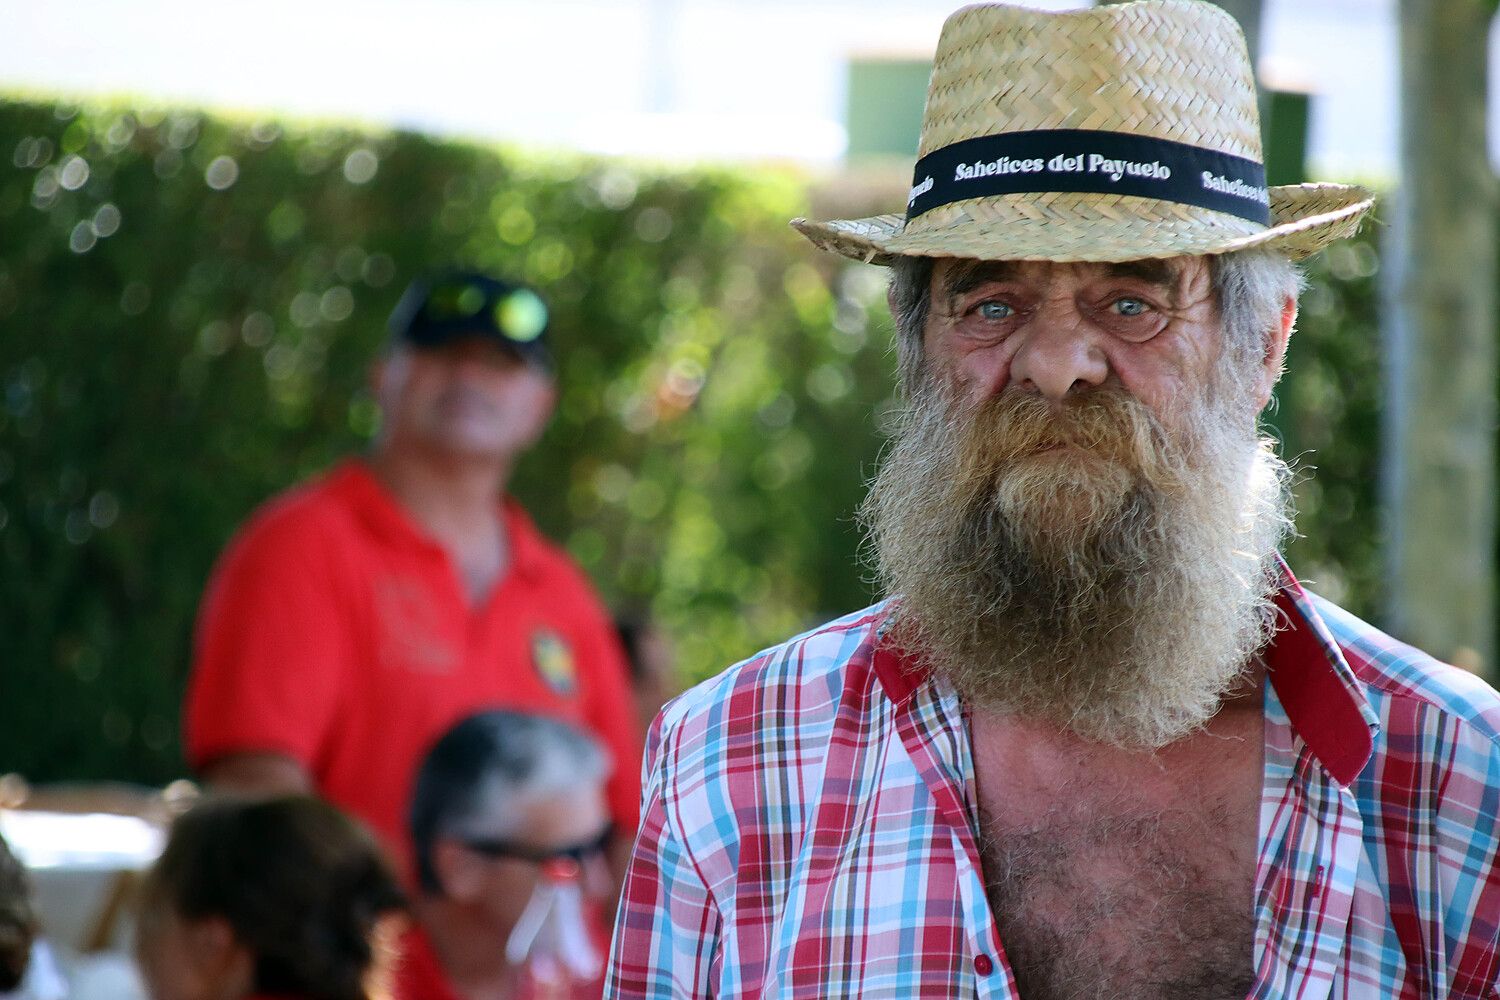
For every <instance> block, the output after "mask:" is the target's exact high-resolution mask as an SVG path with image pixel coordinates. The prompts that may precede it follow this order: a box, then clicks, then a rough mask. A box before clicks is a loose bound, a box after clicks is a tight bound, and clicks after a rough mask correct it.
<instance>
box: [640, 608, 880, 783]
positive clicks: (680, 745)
mask: <svg viewBox="0 0 1500 1000" xmlns="http://www.w3.org/2000/svg"><path fill="white" fill-rule="evenodd" d="M885 619H886V607H885V604H884V603H881V604H876V605H873V606H872V607H869V608H865V609H863V610H860V611H856V612H853V613H852V614H848V615H845V616H844V617H842V618H837V619H834V620H833V621H830V622H827V623H825V624H823V625H820V626H818V627H817V628H815V629H812V630H810V631H807V632H804V633H802V634H801V635H797V636H794V637H792V638H790V639H788V640H786V641H785V642H782V643H778V644H777V645H775V646H771V647H768V648H766V649H763V650H761V651H760V652H758V653H756V654H755V655H754V656H751V657H749V658H748V659H745V660H742V661H740V662H739V663H736V664H734V665H733V666H731V667H729V668H728V669H726V670H724V671H723V672H721V673H720V674H718V675H717V676H715V677H711V678H709V679H708V680H706V681H704V682H702V683H701V684H698V685H697V686H696V687H693V688H691V689H689V690H688V691H686V692H685V693H683V694H681V695H679V696H678V697H677V698H676V699H675V700H673V701H672V702H670V703H669V704H668V705H667V707H666V708H664V709H663V710H662V714H661V718H660V720H659V728H660V731H661V734H662V738H661V742H662V744H663V749H664V751H665V752H666V753H667V754H668V755H669V756H674V757H679V758H680V757H681V755H683V754H684V753H688V754H691V753H692V752H693V751H694V749H695V748H696V750H697V751H699V752H704V751H708V750H710V749H711V748H712V747H713V746H714V745H715V744H717V743H718V742H719V741H720V740H722V739H723V738H725V737H734V738H736V739H738V738H740V737H744V738H746V739H748V740H759V739H761V738H762V737H765V738H772V737H774V738H775V739H779V740H783V741H786V742H789V743H803V742H806V741H810V740H814V739H815V738H816V736H815V733H818V732H822V731H826V730H827V729H828V728H829V726H830V725H831V724H832V720H833V716H834V714H835V713H836V712H837V711H838V709H839V707H840V705H842V704H846V703H847V700H848V699H847V694H848V692H849V691H850V690H851V689H852V688H855V687H858V688H860V689H861V693H862V695H869V694H872V693H873V691H872V688H873V685H874V684H875V678H874V676H873V673H872V670H873V658H874V651H875V646H876V640H877V638H878V631H879V628H880V626H881V625H882V623H883V622H884V621H885Z"/></svg>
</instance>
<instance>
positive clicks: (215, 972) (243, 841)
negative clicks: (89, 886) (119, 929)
mask: <svg viewBox="0 0 1500 1000" xmlns="http://www.w3.org/2000/svg"><path fill="white" fill-rule="evenodd" d="M139 906H140V909H139V917H138V922H137V926H136V955H137V960H138V962H139V964H140V967H141V972H142V975H143V976H144V978H145V980H146V984H147V988H148V990H149V991H150V995H151V997H152V1000H240V998H252V997H253V998H265V1000H270V998H273V997H274V998H278V1000H388V998H389V997H390V979H391V970H392V966H393V964H394V962H395V957H396V952H395V942H396V939H397V938H398V936H399V934H400V929H401V927H402V925H403V924H404V918H403V916H402V913H403V906H404V903H403V898H402V894H401V891H400V889H399V887H398V885H397V882H396V877H395V874H394V872H393V871H392V870H391V869H390V867H389V866H388V864H387V862H386V859H385V856H384V855H383V853H382V852H381V849H380V847H379V845H378V843H377V842H376V840H375V838H374V837H372V836H371V835H370V834H369V833H367V832H366V831H365V830H364V829H362V828H361V827H360V826H359V825H358V824H357V823H356V822H354V821H352V820H351V819H349V818H348V817H347V816H345V815H344V814H343V813H341V812H339V810H338V809H336V808H335V807H333V806H332V805H330V804H328V803H327V802H324V801H322V800H321V799H315V798H311V797H308V796H286V797H280V798H272V799H241V798H226V799H209V800H206V801H204V802H201V803H199V804H198V805H196V806H194V807H193V808H192V809H190V810H189V811H188V812H186V813H184V814H183V815H182V816H180V817H178V818H177V820H176V821H175V822H174V823H173V824H172V830H171V834H170V836H169V837H168V840H167V845H166V848H165V850H164V851H163V852H162V855H161V857H160V858H159V859H158V860H157V862H156V864H155V865H154V866H153V867H152V868H151V870H150V871H149V872H148V873H147V875H146V877H145V880H144V882H143V883H142V886H141V892H140V901H139Z"/></svg>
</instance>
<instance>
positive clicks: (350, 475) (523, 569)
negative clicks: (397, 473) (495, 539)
mask: <svg viewBox="0 0 1500 1000" xmlns="http://www.w3.org/2000/svg"><path fill="white" fill-rule="evenodd" d="M330 479H331V480H332V483H331V485H332V487H333V489H334V490H336V491H337V492H339V493H342V494H343V495H344V496H345V497H347V498H348V499H349V501H350V503H351V505H352V506H353V508H354V510H355V512H356V514H357V515H358V516H359V517H360V519H361V520H363V521H364V522H365V524H367V525H368V526H369V527H370V528H372V529H373V530H375V531H376V532H377V533H378V534H380V535H383V536H385V537H387V538H394V539H398V540H400V541H402V542H405V543H408V544H416V545H421V546H423V547H426V548H433V549H437V550H438V551H442V546H440V545H439V544H438V543H437V541H436V540H434V539H433V538H432V536H431V535H429V534H428V533H427V531H426V530H425V529H424V528H423V527H422V526H421V525H420V524H418V523H417V521H416V519H415V518H413V517H412V515H411V512H410V511H408V510H407V509H406V508H405V507H403V506H402V505H401V501H399V500H397V499H396V497H395V496H394V495H393V494H392V493H391V491H390V490H388V489H387V488H386V486H385V484H384V483H382V482H381V481H380V479H379V477H378V476H376V475H375V471H374V470H373V469H372V468H370V465H369V463H368V462H366V461H364V460H363V459H361V458H349V459H347V460H345V461H344V462H343V463H341V464H340V465H338V466H337V467H336V468H335V469H334V470H333V472H332V473H331V474H330ZM500 516H501V517H502V518H504V521H505V533H506V538H507V541H508V542H509V543H510V569H513V570H515V571H516V572H517V573H519V574H520V575H522V576H526V577H536V576H537V575H539V574H540V573H541V572H542V569H543V567H544V565H545V561H546V559H545V557H546V550H545V544H546V543H545V542H544V541H543V539H542V536H541V533H540V532H539V531H538V530H537V527H536V524H535V523H534V522H533V521H532V520H531V516H530V515H529V514H527V513H526V511H525V510H524V509H523V508H522V507H521V505H520V503H519V502H518V501H516V499H515V498H513V497H510V496H506V497H503V498H502V499H501V501H500Z"/></svg>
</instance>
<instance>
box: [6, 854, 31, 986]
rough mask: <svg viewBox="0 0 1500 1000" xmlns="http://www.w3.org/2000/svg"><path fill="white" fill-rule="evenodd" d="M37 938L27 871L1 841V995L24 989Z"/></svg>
mask: <svg viewBox="0 0 1500 1000" xmlns="http://www.w3.org/2000/svg"><path fill="white" fill-rule="evenodd" d="M35 938H36V914H35V913H34V912H33V911H32V909H31V884H30V882H29V881H28V879H27V878H26V869H25V868H23V867H21V862H19V861H17V860H16V857H15V855H13V854H11V853H10V846H9V845H8V844H6V843H5V838H4V837H0V992H7V991H10V990H13V989H15V988H16V987H17V986H20V985H21V979H22V978H23V977H24V976H25V975H26V966H27V965H28V964H29V963H30V961H31V942H32V941H33V940H35Z"/></svg>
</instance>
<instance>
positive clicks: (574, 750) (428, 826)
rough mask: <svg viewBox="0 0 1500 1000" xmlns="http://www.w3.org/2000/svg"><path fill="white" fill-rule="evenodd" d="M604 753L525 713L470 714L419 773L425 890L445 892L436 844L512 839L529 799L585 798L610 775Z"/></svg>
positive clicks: (418, 830)
mask: <svg viewBox="0 0 1500 1000" xmlns="http://www.w3.org/2000/svg"><path fill="white" fill-rule="evenodd" d="M609 772H610V759H609V756H608V754H607V753H606V752H605V750H604V749H603V748H602V747H601V746H600V745H599V744H598V743H596V742H595V741H594V740H593V739H592V738H591V737H590V736H588V735H587V734H586V733H584V732H583V731H582V730H580V729H577V728H575V727H574V726H571V725H569V724H567V723H565V722H560V721H558V720H556V719H549V718H546V717H544V716H540V715H528V714H525V713H522V712H511V711H500V710H496V711H489V712H481V713H479V714H478V715H471V716H469V717H468V718H466V719H464V720H463V721H461V722H459V723H458V724H457V725H455V726H454V727H453V728H452V729H450V730H448V732H447V733H445V734H444V735H443V737H442V738H441V739H439V740H438V741H437V742H436V743H435V744H433V746H432V749H431V750H430V751H428V753H427V756H426V758H425V759H424V760H423V761H422V767H421V770H420V771H418V772H417V779H416V787H415V789H414V790H413V792H412V799H411V812H410V814H409V817H408V818H409V822H410V827H411V838H412V846H413V847H414V849H415V852H416V856H417V858H416V860H417V874H418V876H419V878H420V879H421V882H422V887H423V888H424V889H427V890H428V891H439V890H440V889H441V885H440V884H439V881H438V878H437V872H436V871H435V870H434V868H433V865H432V845H433V842H434V841H435V840H436V839H437V838H439V837H458V838H463V837H501V838H504V837H509V836H512V835H514V833H515V832H516V828H517V827H518V826H519V825H520V822H521V816H522V810H523V809H524V808H525V805H526V803H527V800H529V799H533V798H535V797H537V796H543V795H550V794H556V793H565V794H585V793H587V792H588V791H590V790H592V789H597V788H598V786H599V785H600V784H601V783H602V782H603V781H604V779H605V778H607V777H608V776H609Z"/></svg>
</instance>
